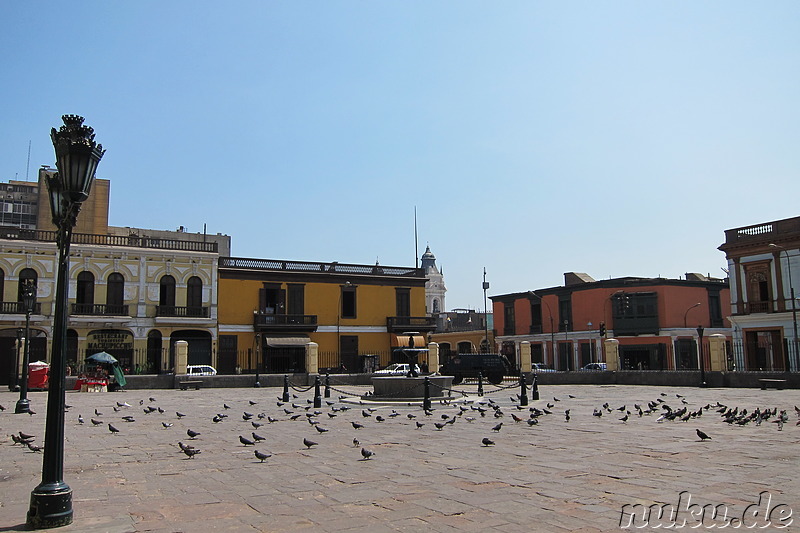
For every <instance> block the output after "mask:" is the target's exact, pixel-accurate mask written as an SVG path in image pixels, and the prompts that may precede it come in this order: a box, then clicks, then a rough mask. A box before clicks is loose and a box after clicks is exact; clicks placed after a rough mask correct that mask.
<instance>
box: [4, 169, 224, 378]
mask: <svg viewBox="0 0 800 533" xmlns="http://www.w3.org/2000/svg"><path fill="white" fill-rule="evenodd" d="M51 171H52V169H48V168H42V169H41V170H40V173H39V181H38V184H35V183H28V184H27V185H26V184H23V183H14V184H10V185H7V187H8V186H13V187H16V188H17V189H20V190H22V189H24V192H25V201H26V202H28V203H29V204H31V205H32V206H35V209H34V208H33V207H32V208H31V209H30V210H35V211H37V224H36V229H31V228H30V225H29V224H14V225H7V226H3V227H0V297H2V302H1V303H0V384H2V383H7V382H8V380H10V379H11V376H12V375H13V373H14V368H15V366H18V365H19V363H18V360H19V357H18V354H17V350H16V347H17V346H18V345H19V344H20V343H18V342H17V339H18V337H20V336H22V335H24V333H22V330H23V328H24V327H25V314H24V309H23V308H22V304H21V292H20V287H21V285H22V284H23V283H24V282H25V281H26V280H33V281H34V282H35V283H36V286H37V304H36V308H35V309H34V312H33V314H32V315H31V335H30V337H31V343H30V348H31V360H32V361H36V360H45V361H46V360H48V359H49V356H50V352H51V348H52V347H51V344H52V329H53V318H54V317H53V311H54V308H55V305H54V297H55V276H56V262H57V256H58V249H57V247H56V244H55V233H56V232H55V228H54V227H53V225H52V224H51V223H50V221H49V218H50V207H49V201H48V196H47V192H46V188H45V186H44V176H45V175H46V173H47V172H51ZM108 193H109V182H108V180H95V183H94V186H93V188H92V195H91V196H90V199H89V201H87V202H86V203H84V204H83V207H82V209H81V213H80V215H79V216H78V224H77V226H76V228H75V233H74V234H73V238H72V245H71V249H70V271H69V288H68V299H69V305H68V312H69V317H68V326H67V327H68V330H67V360H68V362H69V363H70V364H73V365H78V364H80V363H81V362H82V361H83V360H84V358H85V357H86V356H88V355H91V354H93V353H96V352H99V351H106V352H109V353H111V354H112V355H114V356H115V357H116V358H117V359H119V360H120V362H121V364H122V365H123V367H125V368H127V369H129V371H130V372H136V371H137V370H138V371H142V372H165V371H169V370H170V369H171V368H172V367H173V366H174V346H175V342H176V341H178V340H186V341H188V342H189V364H212V365H213V364H215V362H216V341H217V260H218V258H219V256H220V252H222V253H223V254H225V255H227V254H229V253H230V237H228V236H225V235H219V234H217V235H205V234H190V233H186V232H185V231H159V230H144V229H138V228H116V227H110V226H108V198H109V194H108ZM12 209H13V208H12Z"/></svg>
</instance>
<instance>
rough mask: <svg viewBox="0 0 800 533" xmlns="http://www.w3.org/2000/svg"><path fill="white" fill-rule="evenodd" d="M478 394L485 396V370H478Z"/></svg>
mask: <svg viewBox="0 0 800 533" xmlns="http://www.w3.org/2000/svg"><path fill="white" fill-rule="evenodd" d="M478 396H483V372H481V371H480V370H479V371H478Z"/></svg>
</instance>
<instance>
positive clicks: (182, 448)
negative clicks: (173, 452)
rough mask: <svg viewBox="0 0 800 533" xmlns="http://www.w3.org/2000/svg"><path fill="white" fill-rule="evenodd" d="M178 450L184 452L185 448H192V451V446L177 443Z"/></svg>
mask: <svg viewBox="0 0 800 533" xmlns="http://www.w3.org/2000/svg"><path fill="white" fill-rule="evenodd" d="M178 448H180V449H181V450H185V449H186V448H192V449H193V448H194V446H192V445H191V444H184V443H182V442H180V441H178Z"/></svg>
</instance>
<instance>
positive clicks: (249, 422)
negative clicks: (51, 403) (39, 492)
mask: <svg viewBox="0 0 800 533" xmlns="http://www.w3.org/2000/svg"><path fill="white" fill-rule="evenodd" d="M293 396H294V397H293V399H292V400H290V401H289V402H285V401H282V398H277V401H275V400H263V399H259V401H254V400H249V401H248V402H247V405H245V406H243V409H241V415H239V414H238V409H234V407H233V406H231V405H228V404H227V403H223V404H222V405H221V406H220V408H219V410H218V412H216V413H213V416H212V415H211V414H206V416H205V417H200V416H198V415H196V414H194V413H192V414H191V416H188V417H187V414H186V413H183V412H180V411H175V412H174V415H173V414H172V413H168V412H166V410H165V409H163V408H161V407H159V406H158V405H157V401H156V398H154V397H150V398H149V399H148V401H145V400H139V406H138V409H141V411H142V413H143V414H142V415H141V416H156V417H160V419H161V420H160V421H161V427H162V429H163V430H170V431H174V430H176V429H178V428H176V427H175V422H177V421H182V419H184V418H186V419H187V420H186V421H182V422H181V424H180V425H181V426H183V428H185V434H186V438H180V440H178V441H177V447H178V449H179V451H180V452H183V453H184V454H185V455H186V456H187V457H186V458H187V459H192V458H194V457H195V456H196V455H198V454H200V453H202V450H201V448H199V447H198V446H197V445H196V443H199V442H202V439H201V437H202V435H203V427H204V426H203V424H205V423H212V424H228V425H235V426H236V428H237V429H236V430H235V433H239V435H238V442H239V444H240V445H241V446H243V447H252V448H253V454H254V456H255V458H256V460H257V462H260V463H264V462H265V461H266V460H267V459H269V458H270V457H271V456H272V454H270V453H268V452H264V451H260V450H259V449H258V447H259V446H262V449H263V446H264V445H265V441H267V438H266V437H265V436H264V433H265V430H266V429H267V428H266V427H264V426H269V425H271V424H275V423H285V422H296V423H303V424H308V426H309V433H310V434H311V435H312V437H313V438H309V437H308V436H306V437H304V438H303V440H302V446H304V447H305V448H306V449H312V448H314V447H317V446H324V445H325V444H324V438H325V434H326V433H328V432H329V431H330V430H331V428H335V429H336V430H337V431H342V430H343V429H342V428H344V430H348V431H352V432H353V435H354V437H353V440H352V442H353V446H354V447H355V448H361V454H360V455H361V459H360V460H369V459H371V458H372V457H374V456H375V455H376V454H375V452H374V451H373V450H370V449H368V448H367V447H366V446H362V445H361V442H360V441H359V430H361V429H363V428H364V427H366V425H367V424H391V423H393V420H394V419H398V418H399V419H400V420H402V419H404V418H405V419H407V421H404V422H405V423H407V424H409V423H411V422H413V427H414V428H415V429H416V430H422V431H425V430H432V431H446V430H447V428H448V426H452V425H454V424H456V423H459V424H462V423H469V424H483V425H484V426H486V427H487V432H486V434H487V436H484V437H483V438H482V439H481V441H480V445H481V446H484V447H488V446H493V445H495V442H496V440H498V439H499V438H500V437H499V436H500V435H502V430H503V427H504V425H508V424H527V425H528V426H531V427H533V426H538V425H539V424H543V423H547V424H550V423H555V422H556V421H557V420H558V419H559V418H561V416H559V415H561V413H563V415H562V416H563V418H561V420H562V422H561V423H569V422H570V420H571V419H572V418H573V417H574V416H575V413H573V409H574V407H566V406H567V405H569V403H570V402H569V400H574V399H575V398H576V397H575V396H573V395H571V394H569V395H567V398H565V399H564V401H562V400H561V399H559V398H557V397H553V399H552V400H551V401H541V400H540V401H538V403H539V404H540V405H539V406H530V407H528V406H523V405H520V403H521V402H520V397H519V395H517V396H516V397H515V396H511V397H510V398H509V399H510V403H509V404H507V405H503V406H501V405H500V403H499V402H498V401H496V400H494V399H492V398H489V397H471V400H472V401H466V402H463V403H462V402H456V401H452V400H447V401H441V402H439V403H437V404H435V405H436V407H434V408H431V409H430V410H425V409H419V408H418V407H414V408H411V409H408V410H407V412H405V413H400V412H398V411H397V409H396V408H392V407H391V406H387V405H386V404H380V405H379V404H372V403H368V402H362V403H361V404H360V405H359V404H358V403H353V402H352V398H350V399H349V400H351V401H348V397H345V396H340V397H339V398H338V399H337V400H330V399H327V398H326V399H324V402H320V407H319V408H315V407H314V405H313V404H314V400H313V399H305V400H302V399H299V397H298V396H297V395H293ZM343 400H345V401H343ZM668 402H669V403H668ZM503 403H504V404H505V402H503ZM670 403H672V404H673V405H675V407H673V406H671V405H670ZM259 404H264V405H269V404H272V405H270V407H269V408H268V409H264V410H262V409H261V408H260V407H261V406H260V405H259ZM541 404H543V405H541ZM678 404H679V405H680V407H677V405H678ZM404 405H405V404H404ZM689 405H690V404H689V402H688V401H687V400H686V398H685V397H684V396H683V395H681V394H674V396H672V395H668V394H666V393H660V395H659V396H658V397H657V398H655V399H653V400H652V401H650V402H648V403H647V404H644V405H642V404H638V403H634V404H631V405H630V406H628V405H627V404H626V405H621V406H611V405H609V404H608V403H604V404H603V405H601V406H598V407H595V408H594V409H593V412H592V413H591V415H592V416H593V417H596V418H597V419H602V420H608V421H609V423H616V424H628V423H629V422H630V423H633V422H634V421H636V420H638V419H645V418H649V419H650V420H651V421H652V422H654V423H659V424H661V423H673V422H677V423H681V422H682V423H688V422H689V421H690V420H694V419H697V418H699V417H701V416H705V417H708V416H716V417H718V418H719V419H720V420H721V421H722V422H724V423H727V424H729V425H738V426H745V425H748V424H752V425H755V426H760V425H762V423H764V422H768V423H769V424H774V425H775V427H776V429H777V430H778V431H781V430H783V427H784V425H785V424H787V423H789V412H788V410H781V411H778V408H777V407H771V408H767V407H756V408H754V409H751V410H748V409H746V408H740V407H738V406H736V407H731V406H728V405H723V404H721V403H719V402H717V403H715V404H713V405H712V404H706V405H705V406H700V407H698V408H696V409H689ZM66 407H67V412H69V409H70V407H71V406H66ZM103 409H104V410H106V411H107V409H106V408H103ZM111 409H112V412H113V414H112V412H109V413H108V415H110V416H114V417H115V420H114V423H111V422H106V420H107V416H106V415H105V414H104V413H103V412H102V411H100V410H99V409H95V410H94V414H93V416H90V417H89V420H88V423H87V421H86V419H85V418H84V417H83V415H82V414H79V415H78V416H77V418H76V419H74V420H76V422H77V424H78V425H84V426H87V427H92V426H103V425H105V426H106V427H107V429H108V431H109V432H111V434H117V433H121V432H124V431H125V430H126V429H127V428H126V425H127V424H134V423H135V422H136V421H137V419H136V417H137V416H139V415H135V414H131V413H135V412H136V408H135V407H134V406H133V405H131V404H129V403H128V402H127V401H123V402H120V401H116V402H115V404H114V405H112V406H111ZM794 409H795V415H796V416H797V417H798V420H797V422H796V423H795V425H796V426H800V408H798V407H797V406H795V407H794ZM5 410H6V408H5V407H3V406H2V405H0V412H2V411H5ZM351 410H352V411H353V412H352V413H349V411H351ZM359 410H360V414H359V413H358V411H359ZM255 411H260V412H258V413H256V412H255ZM267 411H269V414H268V413H267ZM155 413H158V415H155ZM34 414H35V413H34ZM587 416H588V414H587ZM239 417H241V420H239V421H237V419H238V418H239ZM229 419H231V421H236V422H235V423H234V424H231V421H229ZM345 420H346V422H342V421H345ZM487 420H488V421H489V423H487ZM187 421H191V426H187V425H186V422H187ZM115 424H116V425H115ZM312 428H313V429H312ZM179 431H182V429H181V430H179ZM695 431H696V434H697V437H698V438H699V440H700V441H706V440H711V439H712V437H710V436H709V435H708V434H706V433H705V432H703V431H701V430H700V429H696V430H695ZM314 439H316V440H314ZM11 440H12V442H13V444H14V445H21V446H23V447H25V448H26V449H27V450H29V451H31V452H41V451H42V446H40V445H37V444H35V441H36V436H35V435H33V434H30V433H26V432H25V431H18V432H16V433H14V434H12V435H11ZM184 441H186V442H184ZM476 444H477V443H476Z"/></svg>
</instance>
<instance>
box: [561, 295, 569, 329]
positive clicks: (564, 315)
mask: <svg viewBox="0 0 800 533" xmlns="http://www.w3.org/2000/svg"><path fill="white" fill-rule="evenodd" d="M558 316H559V321H558V331H572V300H570V298H569V296H567V297H560V298H559V299H558Z"/></svg>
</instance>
